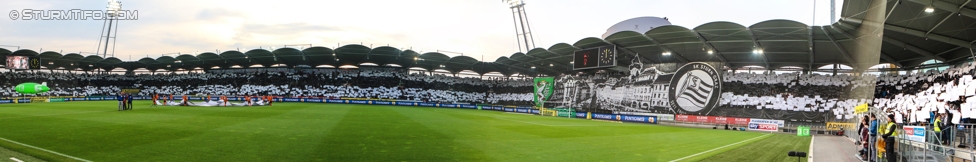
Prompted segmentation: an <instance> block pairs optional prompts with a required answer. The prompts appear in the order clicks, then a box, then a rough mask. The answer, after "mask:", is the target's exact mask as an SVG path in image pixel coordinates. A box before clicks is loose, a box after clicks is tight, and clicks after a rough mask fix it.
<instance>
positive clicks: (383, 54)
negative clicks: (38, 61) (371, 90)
mask: <svg viewBox="0 0 976 162" xmlns="http://www.w3.org/2000/svg"><path fill="white" fill-rule="evenodd" d="M870 2H871V1H845V2H844V7H843V10H842V12H841V17H842V18H841V21H838V22H836V23H834V24H832V25H829V26H808V25H806V24H804V23H801V22H797V21H792V20H769V21H764V22H760V23H756V24H752V25H749V26H745V25H741V24H737V23H732V22H724V21H718V22H711V23H706V24H702V25H699V26H697V27H694V28H690V29H689V28H686V27H682V26H675V25H666V26H661V27H657V28H654V29H652V30H650V31H647V32H646V33H638V32H633V31H623V32H618V33H614V34H611V35H609V36H607V37H606V39H600V38H595V37H589V38H583V39H580V40H578V41H576V42H574V43H572V44H569V43H558V44H555V45H553V46H551V47H548V48H536V49H532V50H530V51H527V52H525V53H521V52H519V53H514V54H512V55H510V56H503V57H499V58H497V59H494V61H492V62H481V61H478V60H477V59H474V58H471V57H468V56H455V57H450V56H447V55H445V54H442V53H437V52H427V53H422V54H421V53H418V52H416V51H412V50H402V49H398V48H394V47H389V46H382V47H376V48H370V47H366V46H363V45H359V44H351V45H345V46H342V47H338V48H336V49H331V48H328V47H318V46H317V47H310V48H305V49H295V48H288V47H286V48H279V49H275V50H273V51H268V50H265V49H253V50H249V51H224V52H220V53H219V54H218V53H211V52H205V53H200V54H197V55H188V54H184V55H179V56H176V57H172V56H162V57H159V58H142V59H140V60H138V61H121V60H119V59H118V58H112V57H110V58H102V57H99V56H87V57H85V56H82V55H79V54H76V53H69V54H60V53H57V52H51V51H45V52H42V53H37V52H35V51H32V50H28V49H21V50H16V51H9V50H7V49H2V48H0V56H5V55H17V56H39V57H41V58H42V61H43V62H44V64H42V65H43V66H44V67H45V68H47V69H71V70H94V69H103V70H107V71H110V70H112V69H116V68H123V69H126V70H135V69H139V68H145V69H147V70H152V71H155V70H160V69H164V70H170V71H172V70H180V69H184V70H185V69H195V68H201V69H214V68H220V69H227V68H231V67H232V66H240V67H242V68H248V67H251V66H252V65H261V66H263V67H272V66H275V65H278V64H285V65H287V66H288V67H295V66H302V65H306V66H309V67H316V66H321V65H331V66H333V67H339V66H342V65H360V64H362V63H373V64H377V65H387V64H397V65H400V66H402V67H419V68H423V69H426V70H428V71H434V70H436V69H444V70H447V71H450V72H452V73H458V72H461V71H464V70H470V71H474V72H476V73H478V74H482V75H483V74H486V73H489V72H499V73H501V74H504V75H512V74H515V73H520V74H525V75H535V74H547V75H557V74H561V73H572V72H573V70H572V64H571V62H572V61H573V57H572V54H573V52H574V51H576V50H580V49H586V48H593V47H599V46H606V45H616V46H618V47H620V48H621V49H623V51H624V52H622V53H620V54H618V59H617V60H618V65H623V66H627V65H629V64H630V62H631V61H630V60H631V59H632V58H634V57H640V58H642V59H643V60H646V61H644V63H648V61H649V62H651V63H675V62H676V63H683V62H697V61H708V62H725V63H726V66H728V67H729V68H734V69H738V68H741V67H744V66H762V67H765V68H766V69H778V68H782V67H786V66H792V67H800V68H803V69H806V70H810V69H815V68H817V67H820V66H823V65H830V64H845V65H855V64H856V62H859V61H864V60H855V58H858V57H855V56H852V55H854V54H855V53H853V52H850V49H851V48H852V47H853V46H856V45H857V43H856V42H855V40H856V38H859V37H864V36H870V35H868V34H865V33H858V31H857V30H856V29H857V28H858V27H859V26H860V25H862V23H861V22H862V21H861V19H863V18H864V16H865V14H864V13H865V12H864V11H866V10H867V9H868V4H869V3H870ZM929 4H931V6H933V7H934V8H935V11H934V12H932V13H928V12H925V11H924V10H925V8H926V7H927V6H928V5H929ZM974 8H976V3H969V1H965V2H955V1H951V2H950V1H938V0H937V1H931V0H905V1H891V2H889V3H888V4H887V10H886V13H888V14H887V15H888V17H887V20H886V22H885V24H884V34H883V36H882V37H883V39H882V40H883V43H882V49H881V54H880V58H878V59H879V60H878V61H879V62H880V63H891V64H895V65H897V66H899V67H902V68H906V69H910V68H914V67H917V66H919V64H921V63H922V62H925V61H928V60H932V59H935V60H939V61H942V62H947V63H957V62H962V61H966V60H968V59H967V58H969V57H970V56H971V54H970V49H971V48H972V47H973V46H972V44H973V43H974V42H976V28H974V27H973V26H976V10H974ZM757 49H761V50H762V54H757V53H755V51H754V50H757ZM708 51H712V54H709V52H708ZM665 52H670V55H665V54H663V53H665ZM4 59H6V57H0V60H4ZM486 61H489V60H486ZM869 66H872V65H866V66H865V65H855V66H852V67H855V68H857V69H862V70H863V69H864V68H867V67H869Z"/></svg>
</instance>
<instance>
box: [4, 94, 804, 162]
mask: <svg viewBox="0 0 976 162" xmlns="http://www.w3.org/2000/svg"><path fill="white" fill-rule="evenodd" d="M146 104H148V102H137V103H136V105H146ZM115 110H116V103H115V102H113V101H87V102H64V103H34V104H4V105H0V138H3V139H6V140H0V147H3V148H6V149H2V148H0V160H6V159H8V158H9V157H11V156H13V157H24V156H25V155H29V156H33V157H36V158H38V159H42V160H48V161H74V160H75V159H72V158H68V157H66V156H63V155H58V154H55V153H51V152H48V151H44V150H39V149H37V148H42V149H46V150H50V151H53V152H58V153H61V154H64V155H68V156H73V157H77V158H81V159H85V160H91V161H671V160H675V159H679V158H683V159H682V160H684V161H699V160H704V161H793V160H795V159H789V158H783V157H785V154H786V152H787V151H789V150H784V149H803V150H802V151H807V150H806V148H808V147H809V143H810V141H809V140H810V138H809V137H805V138H804V137H796V136H795V135H786V134H773V135H770V134H769V133H759V132H741V131H726V130H711V129H701V128H683V127H673V126H664V125H652V124H635V123H611V122H597V121H590V120H581V119H567V118H556V117H542V116H534V115H525V114H514V113H504V112H498V111H486V110H471V109H449V108H427V107H403V106H377V105H345V104H323V103H280V104H279V103H276V104H275V106H273V107H156V108H149V106H136V108H135V110H133V111H123V112H119V111H115ZM749 139H751V140H749ZM7 140H9V141H7ZM746 140H748V141H746ZM10 141H15V142H18V143H22V144H26V145H30V146H24V145H21V144H16V143H13V142H10ZM741 141H746V142H741ZM733 143H736V144H735V145H731V146H727V147H723V146H726V145H730V144H733ZM720 147H722V148H721V149H716V148H720ZM8 149H9V150H8ZM4 150H7V151H4ZM11 150H12V151H11ZM705 151H709V152H706V153H702V152H705ZM690 155H695V156H691V157H688V156H690ZM686 157H687V158H686ZM24 158H28V159H27V161H32V160H36V159H30V157H24ZM24 158H21V159H24ZM729 159H732V160H729ZM804 160H806V159H804Z"/></svg>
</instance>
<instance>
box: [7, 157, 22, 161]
mask: <svg viewBox="0 0 976 162" xmlns="http://www.w3.org/2000/svg"><path fill="white" fill-rule="evenodd" d="M10 160H13V161H16V162H24V161H23V160H20V159H17V158H15V157H10Z"/></svg>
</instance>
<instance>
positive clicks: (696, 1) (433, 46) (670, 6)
mask: <svg viewBox="0 0 976 162" xmlns="http://www.w3.org/2000/svg"><path fill="white" fill-rule="evenodd" d="M814 2H816V6H817V7H816V10H817V11H816V15H817V16H816V21H815V22H814ZM829 3H830V1H829V0H528V1H526V11H527V12H528V16H529V19H530V20H531V26H532V30H533V32H534V35H535V37H536V44H537V45H541V46H539V47H542V48H548V47H549V46H551V45H553V44H556V43H560V42H566V43H570V44H572V43H573V42H576V41H577V40H580V39H582V38H586V37H600V36H601V35H602V34H603V33H604V32H606V29H607V28H608V27H610V26H611V25H613V24H615V23H617V22H620V21H623V20H626V19H630V18H634V17H642V16H657V17H668V19H670V21H671V23H672V24H674V25H678V26H684V27H686V28H694V27H696V26H698V25H701V24H705V23H708V22H713V21H730V22H735V23H739V24H742V25H744V26H750V25H752V24H755V23H758V22H762V21H766V20H771V19H789V20H795V21H799V22H802V23H804V24H807V25H810V24H811V23H812V24H813V25H825V24H829V23H831V22H832V21H831V20H829V17H830V15H829V12H830V10H829ZM841 3H842V2H841V1H840V0H838V2H837V6H838V8H837V14H840V10H841V9H840V6H841ZM105 4H106V1H104V0H54V1H37V0H3V1H0V10H2V11H4V12H6V13H9V12H10V11H12V10H17V11H21V10H23V9H35V10H70V9H104V8H105ZM122 6H123V9H127V10H138V14H139V15H138V20H126V21H122V22H121V24H119V30H118V42H117V48H116V49H115V53H116V54H115V55H116V57H118V58H119V59H122V60H138V59H140V58H143V57H146V56H150V57H153V58H156V57H159V56H161V55H162V54H173V53H184V54H186V53H190V54H197V53H201V52H208V51H217V50H219V51H226V50H236V49H238V48H239V49H241V50H242V51H247V50H250V49H254V48H259V47H263V48H265V49H268V48H269V47H274V48H280V47H282V46H284V45H300V44H311V45H312V46H324V47H329V48H335V47H337V46H340V45H345V44H360V43H362V44H363V45H366V46H373V47H378V46H385V45H389V46H393V47H397V48H402V49H410V48H412V49H413V50H415V51H418V52H421V51H422V52H433V51H437V50H444V51H454V52H460V53H464V55H467V56H472V57H474V58H476V59H481V57H482V56H483V57H484V58H485V60H487V61H493V60H495V59H496V58H498V57H500V56H509V55H511V54H512V53H514V52H517V50H518V49H517V48H516V45H515V35H514V25H513V24H512V14H511V10H510V9H509V8H508V5H507V4H506V3H503V2H502V1H501V0H412V1H407V0H352V1H350V0H343V1H338V0H317V1H315V0H309V1H299V0H274V1H235V0H227V1H197V0H166V1H123V3H122ZM8 16H9V15H8ZM103 23H104V21H100V20H98V21H96V20H11V19H9V18H0V48H6V49H9V50H11V51H14V50H15V49H16V47H9V46H19V47H20V48H22V49H24V48H26V49H32V50H35V51H37V52H43V51H57V52H61V51H63V52H62V54H66V53H78V52H86V53H93V52H95V51H96V50H97V48H96V46H98V42H99V41H98V38H99V34H101V33H100V30H101V29H102V26H103ZM42 49H43V51H42ZM445 54H448V55H457V54H451V53H445Z"/></svg>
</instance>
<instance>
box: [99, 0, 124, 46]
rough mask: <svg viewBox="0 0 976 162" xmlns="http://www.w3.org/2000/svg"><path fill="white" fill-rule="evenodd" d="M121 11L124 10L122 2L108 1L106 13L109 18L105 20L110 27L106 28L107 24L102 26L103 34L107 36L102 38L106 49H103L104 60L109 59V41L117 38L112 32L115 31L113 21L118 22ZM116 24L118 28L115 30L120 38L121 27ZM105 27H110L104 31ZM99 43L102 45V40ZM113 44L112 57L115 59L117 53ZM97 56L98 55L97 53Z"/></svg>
mask: <svg viewBox="0 0 976 162" xmlns="http://www.w3.org/2000/svg"><path fill="white" fill-rule="evenodd" d="M120 10H122V2H120V1H117V0H108V5H106V7H105V12H106V15H107V16H108V17H107V18H106V19H105V20H106V21H108V26H105V24H102V25H103V26H102V29H103V30H102V32H103V33H105V36H104V37H102V38H105V48H103V49H102V58H105V57H108V41H109V39H112V40H115V37H113V36H112V32H113V30H112V21H113V20H118V16H119V11H120ZM115 23H116V24H115V27H116V28H115V30H114V32H115V33H116V36H118V30H119V29H118V26H119V24H118V22H115ZM105 27H108V30H104V29H105ZM99 43H101V39H99ZM112 44H113V45H112V49H113V52H112V56H113V57H114V56H115V52H114V51H115V50H114V49H115V45H114V44H115V43H114V41H113V43H112ZM96 55H97V51H96Z"/></svg>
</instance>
